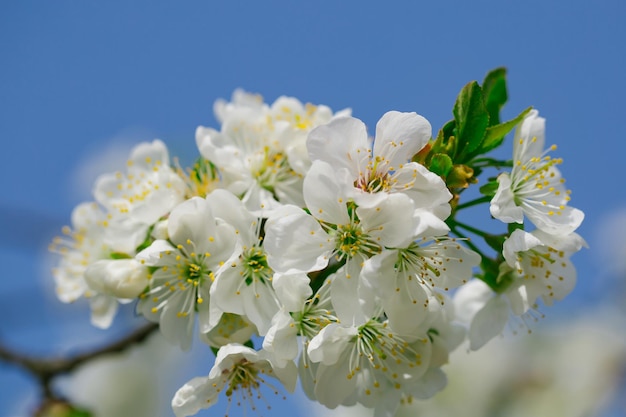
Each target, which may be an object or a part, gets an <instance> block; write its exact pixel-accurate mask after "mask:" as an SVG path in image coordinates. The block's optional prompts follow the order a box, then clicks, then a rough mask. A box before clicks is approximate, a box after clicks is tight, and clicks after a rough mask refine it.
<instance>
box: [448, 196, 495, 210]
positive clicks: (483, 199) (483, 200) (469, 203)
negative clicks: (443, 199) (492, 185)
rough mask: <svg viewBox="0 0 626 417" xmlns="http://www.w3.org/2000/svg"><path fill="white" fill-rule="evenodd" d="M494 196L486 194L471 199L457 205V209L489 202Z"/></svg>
mask: <svg viewBox="0 0 626 417" xmlns="http://www.w3.org/2000/svg"><path fill="white" fill-rule="evenodd" d="M492 198H493V197H490V196H488V195H485V196H482V197H479V198H477V199H475V200H470V201H467V202H465V203H463V204H459V205H458V206H456V207H455V210H462V209H464V208H468V207H472V206H476V205H478V204H482V203H488V202H490V201H491V199H492Z"/></svg>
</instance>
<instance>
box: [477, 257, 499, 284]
mask: <svg viewBox="0 0 626 417" xmlns="http://www.w3.org/2000/svg"><path fill="white" fill-rule="evenodd" d="M499 266H500V262H498V261H497V260H495V259H491V258H488V257H486V256H483V258H482V259H481V261H480V269H482V271H483V273H482V274H480V275H477V276H476V278H478V279H480V280H481V281H483V282H484V283H485V284H487V285H489V288H491V289H492V290H494V291H496V289H497V288H498V282H497V281H498V276H499V275H500V271H499Z"/></svg>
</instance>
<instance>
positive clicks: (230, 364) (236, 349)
mask: <svg viewBox="0 0 626 417" xmlns="http://www.w3.org/2000/svg"><path fill="white" fill-rule="evenodd" d="M269 378H275V379H277V380H278V381H279V382H280V383H282V384H283V385H284V386H285V388H286V389H287V390H288V391H290V392H293V390H294V389H295V384H296V378H297V370H296V367H295V365H294V364H293V362H288V364H287V365H286V366H284V367H282V368H279V367H275V366H273V365H272V363H271V362H270V360H269V359H268V357H267V355H265V353H264V352H263V351H261V352H257V351H255V350H254V349H252V348H249V347H247V346H243V345H240V344H236V343H233V344H229V345H225V346H222V347H221V348H220V350H219V351H218V352H217V357H216V358H215V364H214V365H213V368H212V369H211V371H210V372H209V375H208V376H206V377H196V378H193V379H192V380H190V381H189V382H187V383H186V384H185V385H183V386H182V387H181V388H180V389H179V390H178V391H177V392H176V394H175V395H174V398H173V399H172V409H173V410H174V414H176V417H186V416H191V415H194V414H196V413H197V412H198V411H200V410H201V409H205V408H209V407H212V406H213V405H215V404H216V403H217V400H218V397H219V394H220V393H221V392H222V391H224V393H225V395H226V396H227V397H228V398H229V401H230V399H231V398H232V397H233V396H235V397H238V399H239V400H243V401H248V402H249V403H250V405H251V407H252V409H253V410H255V409H256V407H257V406H256V405H255V401H257V400H258V399H260V398H262V393H261V386H262V385H263V384H266V385H269V386H270V387H272V388H274V387H273V385H272V382H270V380H269ZM274 389H275V388H274ZM243 401H240V402H243Z"/></svg>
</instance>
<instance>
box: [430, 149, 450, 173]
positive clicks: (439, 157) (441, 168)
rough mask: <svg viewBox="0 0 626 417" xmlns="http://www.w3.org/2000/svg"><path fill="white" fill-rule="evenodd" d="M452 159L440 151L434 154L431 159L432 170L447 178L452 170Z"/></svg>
mask: <svg viewBox="0 0 626 417" xmlns="http://www.w3.org/2000/svg"><path fill="white" fill-rule="evenodd" d="M452 165H453V164H452V159H451V158H450V157H449V156H448V155H446V154H444V153H438V154H435V155H433V157H432V159H431V160H430V167H429V168H430V170H431V171H432V172H434V173H435V174H437V175H439V176H440V177H442V178H446V177H447V176H448V173H449V172H450V170H452Z"/></svg>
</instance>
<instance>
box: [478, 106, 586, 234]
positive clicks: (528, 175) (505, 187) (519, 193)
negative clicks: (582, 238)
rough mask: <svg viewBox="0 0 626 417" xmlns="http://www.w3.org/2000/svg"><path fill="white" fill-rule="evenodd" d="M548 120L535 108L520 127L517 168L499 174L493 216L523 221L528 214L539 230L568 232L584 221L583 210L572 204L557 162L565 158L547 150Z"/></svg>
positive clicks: (515, 144)
mask: <svg viewBox="0 0 626 417" xmlns="http://www.w3.org/2000/svg"><path fill="white" fill-rule="evenodd" d="M544 131H545V119H544V118H543V117H539V113H538V112H537V111H536V110H532V111H531V112H530V113H529V114H528V115H527V116H526V118H525V119H524V120H523V121H522V123H521V125H520V126H519V127H518V129H517V131H516V133H515V138H514V140H513V169H512V171H511V173H510V174H508V173H502V174H500V176H499V177H498V190H497V192H496V194H495V196H494V197H493V199H492V200H491V207H490V211H491V215H492V216H493V217H495V218H497V219H499V220H501V221H503V222H505V223H513V222H515V223H523V221H524V216H526V217H528V219H529V220H530V221H531V222H532V223H533V224H534V225H535V226H537V227H538V228H539V229H541V230H543V231H545V232H547V233H553V234H561V235H564V234H568V233H571V232H573V231H574V230H576V228H578V226H579V225H580V224H581V223H582V221H583V218H584V214H583V212H582V211H580V210H578V209H575V208H572V207H570V206H568V205H567V204H568V202H569V200H570V196H569V194H570V191H569V190H567V189H566V188H565V186H564V183H565V179H563V178H562V176H561V173H560V171H559V170H558V168H557V165H560V164H561V163H562V162H563V161H562V159H559V158H552V157H550V156H548V155H546V154H547V152H548V151H551V150H555V149H556V146H555V145H552V146H551V147H550V148H548V150H546V151H544V143H545V132H544Z"/></svg>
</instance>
